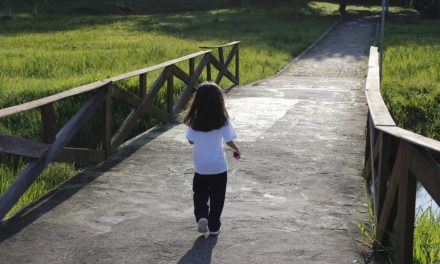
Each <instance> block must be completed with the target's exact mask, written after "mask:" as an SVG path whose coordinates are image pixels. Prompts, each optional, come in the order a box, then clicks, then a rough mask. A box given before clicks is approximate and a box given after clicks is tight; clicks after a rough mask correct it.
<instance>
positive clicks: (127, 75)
mask: <svg viewBox="0 0 440 264" xmlns="http://www.w3.org/2000/svg"><path fill="white" fill-rule="evenodd" d="M209 53H211V51H210V50H203V51H199V52H196V53H193V54H190V55H186V56H183V57H180V58H177V59H174V60H169V61H166V62H163V63H161V64H157V65H154V66H151V67H147V68H144V69H140V70H136V71H132V72H129V73H125V74H121V75H119V76H116V77H113V78H109V79H106V80H107V81H113V82H116V81H120V80H124V79H127V78H131V77H134V76H137V75H140V74H143V73H148V72H152V71H156V70H160V69H163V68H166V67H168V66H171V65H173V64H176V63H179V62H182V61H186V60H189V59H191V58H195V57H199V56H201V55H206V54H209Z"/></svg>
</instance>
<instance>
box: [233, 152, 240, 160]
mask: <svg viewBox="0 0 440 264" xmlns="http://www.w3.org/2000/svg"><path fill="white" fill-rule="evenodd" d="M232 156H233V157H234V158H235V159H236V160H239V159H240V157H241V153H240V151H234V152H232Z"/></svg>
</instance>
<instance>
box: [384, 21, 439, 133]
mask: <svg viewBox="0 0 440 264" xmlns="http://www.w3.org/2000/svg"><path fill="white" fill-rule="evenodd" d="M386 25H387V26H386V31H385V53H384V62H383V80H382V86H381V89H382V94H383V97H384V100H385V102H386V104H387V106H388V109H389V110H390V112H391V114H392V116H393V118H394V119H395V121H396V123H397V124H398V125H399V126H400V127H403V128H405V129H409V130H412V131H414V132H416V133H419V134H422V135H425V136H427V137H431V138H434V139H437V140H440V63H439V61H440V22H439V21H432V20H431V21H429V20H422V19H417V18H390V19H388V21H387V22H386Z"/></svg>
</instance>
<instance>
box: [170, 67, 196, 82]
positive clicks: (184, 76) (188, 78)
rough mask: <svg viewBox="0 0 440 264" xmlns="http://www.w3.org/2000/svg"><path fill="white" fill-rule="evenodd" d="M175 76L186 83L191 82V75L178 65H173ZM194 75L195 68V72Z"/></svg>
mask: <svg viewBox="0 0 440 264" xmlns="http://www.w3.org/2000/svg"><path fill="white" fill-rule="evenodd" d="M171 69H172V71H173V74H174V76H176V77H177V78H179V79H180V80H182V81H183V82H184V83H185V84H189V83H190V82H191V76H190V75H188V74H186V72H184V71H183V70H182V69H180V68H179V67H177V66H176V65H173V66H171ZM192 74H193V75H194V70H193V73H192Z"/></svg>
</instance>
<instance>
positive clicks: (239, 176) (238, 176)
mask: <svg viewBox="0 0 440 264" xmlns="http://www.w3.org/2000/svg"><path fill="white" fill-rule="evenodd" d="M373 29H374V21H373V20H361V19H358V20H347V21H343V22H341V23H340V24H339V25H338V26H337V27H336V28H335V29H334V30H332V31H331V32H330V34H329V35H328V36H327V37H326V38H324V39H323V40H322V41H321V42H320V43H318V45H316V46H315V47H314V48H313V49H311V50H310V51H309V52H308V53H307V54H306V55H305V56H304V57H303V58H302V59H301V60H299V61H298V62H297V63H294V64H293V65H290V66H289V67H288V68H287V69H286V70H285V71H284V72H283V73H282V74H281V75H279V76H277V77H274V78H271V79H267V80H263V81H261V82H259V83H257V84H254V85H252V86H246V87H241V88H238V89H235V90H233V91H232V92H230V93H229V94H228V98H227V105H228V108H229V111H230V114H231V116H232V120H233V121H234V123H235V125H236V130H237V133H238V136H239V141H238V142H239V145H240V146H241V149H242V153H243V157H242V160H241V161H239V162H237V161H235V160H232V159H230V160H229V162H230V167H231V170H230V172H229V179H228V181H229V183H228V190H227V200H226V204H225V209H224V213H223V217H222V222H223V227H222V228H223V232H222V233H221V234H220V235H219V237H218V238H214V237H211V238H208V239H205V238H202V237H199V235H198V234H197V233H196V228H195V223H194V220H193V215H192V210H193V207H192V190H191V184H192V161H191V154H190V152H191V149H190V146H189V145H188V144H187V143H186V142H185V140H184V131H185V127H184V126H183V125H177V124H170V125H167V126H163V127H158V128H156V129H154V130H152V131H149V132H147V133H145V134H143V135H142V136H140V137H138V138H136V139H134V140H133V141H131V142H130V143H129V144H127V145H125V146H124V147H123V148H121V150H120V151H119V152H117V153H116V154H115V155H113V156H112V157H110V158H109V159H108V160H107V161H106V162H104V163H103V164H101V165H99V166H96V167H94V168H91V169H88V170H87V171H85V172H83V173H81V174H80V175H78V176H77V177H75V178H74V179H73V180H72V181H70V182H68V183H66V184H65V185H63V186H62V187H61V188H60V190H59V191H58V192H57V193H55V194H54V195H53V196H52V197H50V198H49V199H48V200H46V201H44V202H43V203H41V204H40V205H39V206H37V207H36V208H34V210H32V211H30V212H29V213H28V214H26V215H24V216H22V217H20V218H19V219H17V220H15V221H13V222H12V223H10V224H8V225H7V226H5V227H3V228H2V229H1V237H0V239H1V240H0V241H2V242H1V244H0V263H24V262H32V263H278V264H279V263H353V262H355V261H360V260H361V256H360V255H359V252H358V248H357V246H356V245H355V243H354V241H355V240H354V239H353V237H352V236H353V235H354V233H356V226H355V223H356V221H361V220H360V219H362V218H364V219H365V218H366V214H365V212H366V208H365V207H364V206H362V204H363V203H364V197H363V194H364V190H363V179H362V177H361V174H362V168H363V154H364V149H365V146H364V136H365V135H364V130H365V122H366V113H367V112H366V111H367V110H366V103H365V98H364V93H363V85H364V77H365V74H366V67H367V64H366V63H367V62H366V56H367V53H368V48H369V46H370V43H371V37H372V33H373Z"/></svg>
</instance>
